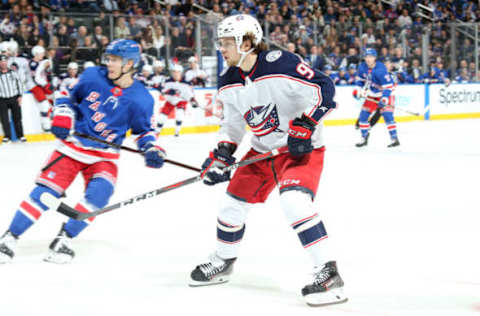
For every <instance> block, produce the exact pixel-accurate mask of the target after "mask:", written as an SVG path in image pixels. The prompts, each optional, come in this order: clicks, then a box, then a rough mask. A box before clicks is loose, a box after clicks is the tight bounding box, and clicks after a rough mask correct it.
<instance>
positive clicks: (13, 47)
mask: <svg viewBox="0 0 480 316" xmlns="http://www.w3.org/2000/svg"><path fill="white" fill-rule="evenodd" d="M7 50H8V51H9V52H10V54H11V55H12V56H15V55H17V53H18V43H17V42H16V41H14V40H13V39H10V40H9V41H8V42H7Z"/></svg>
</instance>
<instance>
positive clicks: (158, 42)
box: [152, 24, 165, 58]
mask: <svg viewBox="0 0 480 316" xmlns="http://www.w3.org/2000/svg"><path fill="white" fill-rule="evenodd" d="M152 40H153V48H154V49H155V54H154V55H155V56H157V58H160V56H165V35H163V29H162V27H161V26H160V25H158V24H157V25H156V26H155V27H153V30H152Z"/></svg>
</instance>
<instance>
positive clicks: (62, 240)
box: [43, 224, 75, 264]
mask: <svg viewBox="0 0 480 316" xmlns="http://www.w3.org/2000/svg"><path fill="white" fill-rule="evenodd" d="M64 227H65V224H63V225H62V229H61V230H60V232H59V233H58V235H57V237H55V239H54V240H53V241H52V242H51V243H50V246H49V248H50V249H49V251H48V254H47V256H46V257H45V259H43V260H44V261H46V262H51V263H58V264H64V263H70V262H71V261H72V260H73V257H75V252H74V251H73V250H72V248H71V240H72V238H71V237H70V236H68V234H67V232H66V231H65V229H64Z"/></svg>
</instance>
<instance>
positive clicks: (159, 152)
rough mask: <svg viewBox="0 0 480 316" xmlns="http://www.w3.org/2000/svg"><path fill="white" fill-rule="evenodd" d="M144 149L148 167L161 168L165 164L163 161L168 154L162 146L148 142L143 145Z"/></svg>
mask: <svg viewBox="0 0 480 316" xmlns="http://www.w3.org/2000/svg"><path fill="white" fill-rule="evenodd" d="M143 150H144V151H145V154H144V157H145V164H146V165H147V167H150V168H161V167H162V166H163V162H164V159H165V156H166V155H167V154H166V152H165V150H164V149H163V148H162V147H160V146H157V145H155V144H153V143H147V144H146V145H145V146H143Z"/></svg>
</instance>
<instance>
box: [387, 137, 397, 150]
mask: <svg viewBox="0 0 480 316" xmlns="http://www.w3.org/2000/svg"><path fill="white" fill-rule="evenodd" d="M397 146H400V142H399V141H398V138H394V139H392V143H391V144H390V145H388V146H387V147H388V148H391V147H397Z"/></svg>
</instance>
